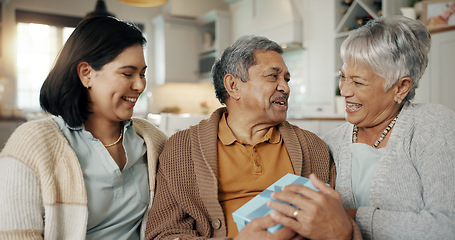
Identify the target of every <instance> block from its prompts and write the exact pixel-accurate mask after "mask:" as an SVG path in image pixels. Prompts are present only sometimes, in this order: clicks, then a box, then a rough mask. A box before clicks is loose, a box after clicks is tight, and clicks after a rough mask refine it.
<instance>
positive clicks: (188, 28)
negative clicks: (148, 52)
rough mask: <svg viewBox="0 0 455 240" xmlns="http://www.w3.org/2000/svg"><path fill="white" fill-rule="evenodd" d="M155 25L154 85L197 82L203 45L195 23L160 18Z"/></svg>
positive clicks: (161, 16)
mask: <svg viewBox="0 0 455 240" xmlns="http://www.w3.org/2000/svg"><path fill="white" fill-rule="evenodd" d="M152 23H153V52H152V56H153V66H154V68H153V69H152V70H153V80H152V81H153V85H162V84H164V83H167V82H196V81H197V80H198V79H199V70H198V68H199V66H198V61H197V59H198V56H199V48H198V47H197V46H198V45H199V43H200V42H201V39H200V34H199V30H198V28H197V22H196V21H195V20H194V19H186V18H177V17H171V16H164V15H160V16H157V17H156V18H154V19H153V20H152Z"/></svg>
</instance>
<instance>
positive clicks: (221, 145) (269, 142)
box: [218, 114, 294, 237]
mask: <svg viewBox="0 0 455 240" xmlns="http://www.w3.org/2000/svg"><path fill="white" fill-rule="evenodd" d="M287 173H294V169H293V168H292V164H291V160H290V158H289V154H288V152H287V150H286V147H285V146H284V142H283V139H282V138H281V135H280V132H279V131H278V129H277V128H276V127H271V128H270V129H269V130H268V132H267V133H266V134H265V136H264V137H263V138H262V139H261V140H260V141H259V142H257V143H256V144H255V145H254V146H252V145H249V144H246V143H242V142H239V141H238V140H237V139H236V138H235V136H234V134H233V133H232V131H231V129H230V128H229V126H228V125H227V122H226V114H223V117H222V118H221V120H220V122H219V129H218V200H219V201H220V204H221V207H222V208H223V211H224V215H225V217H226V223H227V235H228V236H229V237H235V236H236V235H237V234H238V230H237V225H236V224H235V222H234V220H233V218H232V213H233V212H234V211H235V210H237V209H238V208H239V207H241V206H242V205H243V204H245V203H246V202H248V201H249V200H250V199H252V198H253V197H255V196H256V195H258V194H259V193H261V192H262V191H263V190H264V189H266V188H267V187H268V186H270V185H272V184H273V183H274V182H276V181H277V180H278V179H280V178H281V177H283V176H284V175H286V174H287Z"/></svg>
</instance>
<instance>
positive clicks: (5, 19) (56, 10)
mask: <svg viewBox="0 0 455 240" xmlns="http://www.w3.org/2000/svg"><path fill="white" fill-rule="evenodd" d="M105 3H106V6H107V10H108V11H109V12H111V13H113V14H114V15H116V17H118V18H120V19H124V20H128V21H134V22H137V23H142V24H144V27H145V32H146V33H147V35H146V37H147V38H148V39H149V38H150V32H151V31H150V28H151V23H150V19H152V18H153V17H154V16H156V15H158V14H160V13H161V7H153V8H139V7H134V6H130V5H126V4H124V3H121V2H119V1H117V0H105ZM2 5H3V6H2V14H1V15H2V25H1V26H2V41H1V42H2V46H1V48H2V56H0V76H3V77H4V78H6V80H7V81H8V83H7V84H8V85H7V87H8V89H7V91H6V95H5V96H4V97H3V99H2V101H5V104H7V105H9V106H10V107H13V106H14V105H15V86H16V83H15V76H16V72H15V63H16V56H15V49H16V46H15V36H16V16H15V11H16V9H21V10H27V11H36V12H41V13H50V14H58V15H68V16H75V17H84V16H85V15H86V14H87V13H88V12H91V11H93V10H94V9H95V6H96V0H77V1H73V0H9V1H2ZM149 49H151V44H148V45H147V50H148V51H149ZM151 60H152V59H150V57H147V62H150V61H151Z"/></svg>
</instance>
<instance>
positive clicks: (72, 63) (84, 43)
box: [40, 17, 146, 127]
mask: <svg viewBox="0 0 455 240" xmlns="http://www.w3.org/2000/svg"><path fill="white" fill-rule="evenodd" d="M135 44H141V45H142V46H145V44H146V40H145V38H144V36H143V34H142V32H141V30H139V28H138V27H137V26H135V25H134V24H132V23H128V22H125V21H121V20H119V19H116V18H114V17H92V18H88V19H85V20H83V21H82V22H81V23H79V24H78V26H77V27H76V29H75V30H74V32H73V33H72V34H71V36H70V37H69V38H68V40H67V41H66V43H65V45H64V47H63V49H62V50H61V52H60V54H59V56H58V58H57V61H56V62H55V65H54V67H53V68H52V70H51V71H50V72H49V75H48V76H47V78H46V80H45V81H44V83H43V85H42V87H41V92H40V105H41V108H43V110H44V111H46V112H48V113H51V114H53V115H55V116H61V117H62V118H63V119H64V120H65V122H66V123H67V124H68V125H69V126H72V127H76V126H80V125H82V124H83V123H84V122H85V121H86V120H87V118H88V116H89V115H90V114H91V112H90V99H89V96H88V91H87V89H86V88H85V87H84V86H83V85H82V82H81V80H80V78H79V75H78V73H77V65H78V64H79V63H80V62H87V63H88V64H90V66H91V67H92V68H93V69H95V70H100V69H101V68H102V67H103V66H104V65H105V64H107V63H109V62H111V61H112V60H114V59H115V58H116V57H117V56H118V55H119V54H120V53H121V52H123V51H124V50H125V49H126V48H128V47H131V46H133V45H135Z"/></svg>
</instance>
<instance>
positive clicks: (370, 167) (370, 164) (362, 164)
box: [351, 143, 384, 208]
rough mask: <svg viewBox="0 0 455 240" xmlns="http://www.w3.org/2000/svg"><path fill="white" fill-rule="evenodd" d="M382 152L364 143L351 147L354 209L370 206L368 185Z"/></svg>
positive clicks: (380, 149) (382, 150)
mask: <svg viewBox="0 0 455 240" xmlns="http://www.w3.org/2000/svg"><path fill="white" fill-rule="evenodd" d="M383 152H384V148H379V149H376V148H374V147H372V146H370V145H366V144H364V143H353V144H352V145H351V159H352V163H351V168H352V170H351V171H352V179H351V181H352V194H353V195H354V204H355V207H356V208H359V207H365V206H370V185H371V181H372V179H373V177H374V175H375V174H376V170H377V167H378V163H379V159H380V158H381V156H382V153H383Z"/></svg>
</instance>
